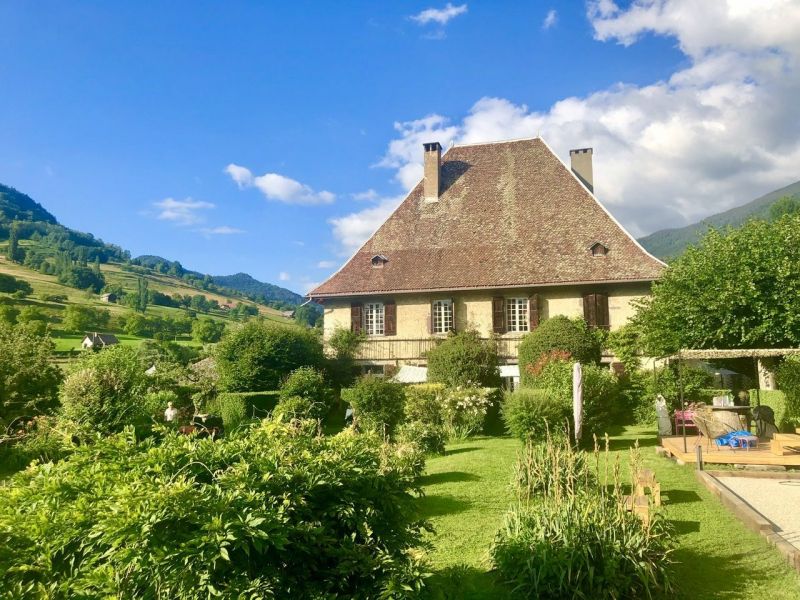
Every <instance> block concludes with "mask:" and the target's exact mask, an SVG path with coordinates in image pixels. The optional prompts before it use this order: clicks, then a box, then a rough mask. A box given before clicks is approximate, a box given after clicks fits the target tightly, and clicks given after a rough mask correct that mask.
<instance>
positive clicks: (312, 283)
mask: <svg viewBox="0 0 800 600" xmlns="http://www.w3.org/2000/svg"><path fill="white" fill-rule="evenodd" d="M321 283H322V282H321V281H306V282H305V283H303V293H304V294H307V293H308V292H310V291H311V290H313V289H314V288H315V287H317V286H318V285H319V284H321Z"/></svg>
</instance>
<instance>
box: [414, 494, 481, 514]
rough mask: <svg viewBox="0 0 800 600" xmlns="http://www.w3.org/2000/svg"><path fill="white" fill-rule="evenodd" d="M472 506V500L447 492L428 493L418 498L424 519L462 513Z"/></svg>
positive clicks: (418, 508) (418, 506)
mask: <svg viewBox="0 0 800 600" xmlns="http://www.w3.org/2000/svg"><path fill="white" fill-rule="evenodd" d="M470 506H472V502H468V501H466V500H461V499H460V498H456V497H455V496H448V495H446V494H428V495H426V496H423V497H422V498H419V499H418V500H417V510H418V511H419V515H420V517H422V518H423V519H428V518H430V517H438V516H442V515H452V514H455V513H460V512H462V511H465V510H467V509H468V508H469V507H470Z"/></svg>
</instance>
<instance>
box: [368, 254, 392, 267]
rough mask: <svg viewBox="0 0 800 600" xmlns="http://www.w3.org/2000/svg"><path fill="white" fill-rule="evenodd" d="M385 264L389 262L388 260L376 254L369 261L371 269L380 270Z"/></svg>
mask: <svg viewBox="0 0 800 600" xmlns="http://www.w3.org/2000/svg"><path fill="white" fill-rule="evenodd" d="M387 262H389V259H388V258H386V257H385V256H384V255H383V254H376V255H375V256H373V257H372V259H371V260H370V263H372V268H373V269H382V268H383V265H385V264H386V263H387Z"/></svg>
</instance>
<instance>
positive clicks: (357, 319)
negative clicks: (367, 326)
mask: <svg viewBox="0 0 800 600" xmlns="http://www.w3.org/2000/svg"><path fill="white" fill-rule="evenodd" d="M361 307H362V305H361V304H360V303H358V302H353V304H351V305H350V331H352V332H354V333H361Z"/></svg>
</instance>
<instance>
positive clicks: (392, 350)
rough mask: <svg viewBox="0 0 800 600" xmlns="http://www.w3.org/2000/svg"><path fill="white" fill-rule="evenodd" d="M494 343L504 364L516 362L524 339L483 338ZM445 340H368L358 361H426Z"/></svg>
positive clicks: (360, 352)
mask: <svg viewBox="0 0 800 600" xmlns="http://www.w3.org/2000/svg"><path fill="white" fill-rule="evenodd" d="M483 339H485V340H489V341H491V342H493V343H494V344H495V345H496V347H497V354H498V356H499V357H500V360H501V361H503V362H509V361H516V359H517V350H518V348H519V343H520V341H521V340H522V337H521V336H520V337H513V338H511V337H509V338H506V337H500V336H495V337H491V338H483ZM443 340H444V338H441V337H428V338H415V339H403V338H395V337H374V338H367V340H366V341H364V343H363V344H361V347H360V348H359V351H358V354H357V355H356V360H358V361H360V362H365V363H393V362H396V361H424V360H425V353H426V352H428V351H429V350H431V349H433V348H435V347H436V346H437V345H438V344H439V343H441V342H442V341H443Z"/></svg>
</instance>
